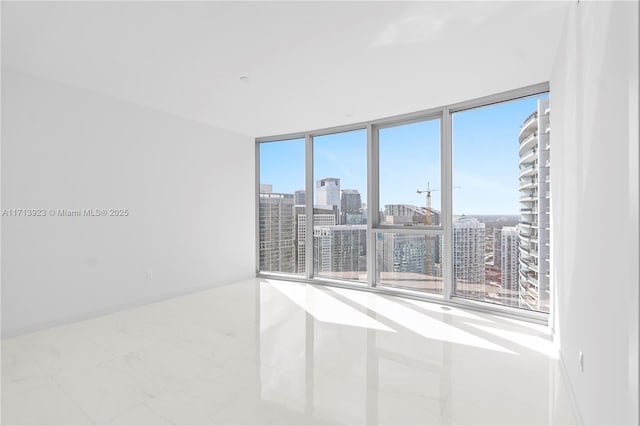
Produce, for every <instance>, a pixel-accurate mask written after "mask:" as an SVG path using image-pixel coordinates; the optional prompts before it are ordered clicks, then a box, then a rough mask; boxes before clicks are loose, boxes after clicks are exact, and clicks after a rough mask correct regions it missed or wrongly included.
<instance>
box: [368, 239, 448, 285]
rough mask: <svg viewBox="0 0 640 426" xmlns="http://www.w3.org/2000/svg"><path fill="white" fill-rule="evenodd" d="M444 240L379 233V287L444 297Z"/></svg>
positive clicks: (377, 266)
mask: <svg viewBox="0 0 640 426" xmlns="http://www.w3.org/2000/svg"><path fill="white" fill-rule="evenodd" d="M442 248H443V247H442V236H440V235H416V234H402V233H382V232H378V233H376V270H377V271H378V277H377V278H378V279H377V280H376V282H377V284H378V285H379V286H388V287H396V288H404V289H410V290H420V291H427V292H430V293H437V294H442Z"/></svg>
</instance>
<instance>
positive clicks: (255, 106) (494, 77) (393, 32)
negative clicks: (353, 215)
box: [2, 2, 574, 136]
mask: <svg viewBox="0 0 640 426" xmlns="http://www.w3.org/2000/svg"><path fill="white" fill-rule="evenodd" d="M573 5H574V2H406V3H405V2H188V3H187V2H183V3H181V2H125V3H122V2H117V3H116V2H114V3H110V2H99V3H98V2H87V3H81V2H59V3H58V2H45V3H31V2H20V3H11V2H2V61H3V66H8V67H11V68H15V69H18V70H22V71H25V72H29V73H32V74H36V75H39V76H42V77H46V78H50V79H53V80H56V81H59V82H62V83H66V84H70V85H74V86H78V87H82V88H86V89H90V90H93V91H96V92H99V93H102V94H105V95H108V96H113V97H116V98H120V99H123V100H126V101H130V102H134V103H137V104H140V105H144V106H148V107H151V108H155V109H159V110H162V111H166V112H169V113H173V114H176V115H179V116H182V117H186V118H190V119H193V120H197V121H200V122H205V123H209V124H211V125H214V126H217V127H222V128H226V129H231V130H234V131H237V132H240V133H243V134H246V135H251V136H267V135H274V134H282V133H288V132H295V131H301V130H311V129H316V128H323V127H329V126H334V125H340V124H347V123H353V122H357V121H363V120H369V119H375V118H381V117H386V116H391V115H396V114H402V113H407V112H412V111H417V110H421V109H426V108H430V107H434V106H439V105H443V104H447V103H453V102H457V101H461V100H466V99H470V98H474V97H479V96H483V95H487V94H491V93H496V92H500V91H504V90H509V89H514V88H518V87H522V86H526V85H529V84H535V83H539V82H543V81H547V80H549V78H550V73H551V67H552V65H553V63H554V61H555V53H556V47H557V44H558V41H559V38H560V36H561V33H562V30H563V24H564V22H565V19H564V18H565V15H566V12H567V10H568V9H569V8H570V7H572V6H573ZM244 75H246V76H249V80H248V81H247V82H243V81H240V77H241V76H244Z"/></svg>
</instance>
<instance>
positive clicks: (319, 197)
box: [316, 178, 340, 208]
mask: <svg viewBox="0 0 640 426" xmlns="http://www.w3.org/2000/svg"><path fill="white" fill-rule="evenodd" d="M316 204H317V205H319V206H338V208H339V207H340V179H337V178H324V179H320V180H319V181H317V182H316Z"/></svg>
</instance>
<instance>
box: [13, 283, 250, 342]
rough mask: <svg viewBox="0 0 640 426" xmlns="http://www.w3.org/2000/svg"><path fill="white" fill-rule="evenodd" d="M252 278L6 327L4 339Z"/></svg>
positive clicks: (186, 289) (195, 287)
mask: <svg viewBox="0 0 640 426" xmlns="http://www.w3.org/2000/svg"><path fill="white" fill-rule="evenodd" d="M251 278H254V275H253V274H245V275H243V276H241V277H237V278H235V279H229V280H225V281H224V282H223V283H218V284H209V285H204V286H194V287H187V288H184V289H181V290H179V291H173V292H168V293H163V294H159V295H155V296H153V297H148V298H144V299H137V300H132V301H129V302H126V303H120V304H115V305H111V306H108V307H105V308H104V309H98V310H92V311H88V312H82V313H79V314H75V315H69V316H65V317H60V318H56V319H53V320H51V321H45V322H41V323H35V324H29V325H28V326H24V327H17V328H9V329H4V330H2V339H8V338H10V337H16V336H20V335H23V334H29V333H34V332H36V331H40V330H46V329H49V328H53V327H59V326H61V325H65V324H70V323H73V322H77V321H85V320H89V319H92V318H97V317H101V316H103V315H108V314H112V313H115V312H119V311H124V310H127V309H133V308H138V307H140V306H144V305H150V304H153V303H158V302H163V301H165V300H169V299H173V298H176V297H180V296H186V295H189V294H193V293H198V292H200V291H206V290H211V289H214V288H218V287H224V286H226V285H230V284H233V283H236V282H241V281H246V280H249V279H251Z"/></svg>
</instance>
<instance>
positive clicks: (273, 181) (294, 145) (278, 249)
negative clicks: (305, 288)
mask: <svg viewBox="0 0 640 426" xmlns="http://www.w3.org/2000/svg"><path fill="white" fill-rule="evenodd" d="M304 144H305V143H304V139H293V140H288V141H279V142H273V143H263V144H260V205H259V218H258V220H259V221H260V222H259V232H260V247H259V252H260V271H264V272H283V273H290V274H304V272H305V270H304V234H302V235H300V231H299V229H300V226H299V222H300V220H301V218H300V213H304V198H305V195H304V189H302V188H304V186H305V185H304V164H305V153H304V149H305V147H304ZM282 164H287V167H282ZM300 201H301V202H302V206H298V205H296V204H297V203H298V202H300ZM302 221H304V215H302ZM300 254H302V259H301V258H300ZM301 266H302V269H301V268H300V267H301Z"/></svg>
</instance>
